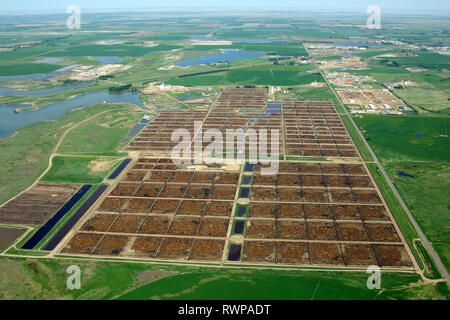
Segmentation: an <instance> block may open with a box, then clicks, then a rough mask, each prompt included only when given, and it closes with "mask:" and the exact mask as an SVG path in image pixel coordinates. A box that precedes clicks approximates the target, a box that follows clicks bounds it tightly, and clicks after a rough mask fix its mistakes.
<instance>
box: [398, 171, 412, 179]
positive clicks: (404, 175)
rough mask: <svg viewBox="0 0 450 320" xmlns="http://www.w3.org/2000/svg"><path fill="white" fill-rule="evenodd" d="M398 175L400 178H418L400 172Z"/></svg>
mask: <svg viewBox="0 0 450 320" xmlns="http://www.w3.org/2000/svg"><path fill="white" fill-rule="evenodd" d="M398 175H399V176H400V177H408V178H415V177H416V176H413V175H410V174H407V173H406V172H403V171H399V172H398Z"/></svg>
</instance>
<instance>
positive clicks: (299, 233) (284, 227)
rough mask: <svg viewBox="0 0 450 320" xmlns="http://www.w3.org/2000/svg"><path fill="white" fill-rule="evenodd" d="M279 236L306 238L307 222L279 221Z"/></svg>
mask: <svg viewBox="0 0 450 320" xmlns="http://www.w3.org/2000/svg"><path fill="white" fill-rule="evenodd" d="M277 238H279V239H301V240H304V239H306V229H305V223H304V222H297V221H279V222H278V223H277Z"/></svg>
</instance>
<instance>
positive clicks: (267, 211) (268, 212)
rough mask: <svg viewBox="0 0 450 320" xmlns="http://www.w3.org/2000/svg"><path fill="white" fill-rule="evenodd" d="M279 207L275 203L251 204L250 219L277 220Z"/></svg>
mask: <svg viewBox="0 0 450 320" xmlns="http://www.w3.org/2000/svg"><path fill="white" fill-rule="evenodd" d="M277 211H278V206H277V205H276V204H274V203H251V204H250V209H249V217H250V218H257V217H266V218H275V216H276V214H277Z"/></svg>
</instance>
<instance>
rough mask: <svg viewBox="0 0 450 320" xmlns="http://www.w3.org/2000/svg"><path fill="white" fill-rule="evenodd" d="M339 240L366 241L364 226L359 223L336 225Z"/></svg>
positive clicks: (367, 238)
mask: <svg viewBox="0 0 450 320" xmlns="http://www.w3.org/2000/svg"><path fill="white" fill-rule="evenodd" d="M336 227H337V232H338V238H339V240H346V241H347V240H348V241H368V240H369V237H368V236H367V234H366V231H365V229H364V225H363V224H361V223H337V224H336Z"/></svg>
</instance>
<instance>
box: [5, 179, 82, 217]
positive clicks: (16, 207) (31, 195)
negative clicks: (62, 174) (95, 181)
mask: <svg viewBox="0 0 450 320" xmlns="http://www.w3.org/2000/svg"><path fill="white" fill-rule="evenodd" d="M79 187H80V185H78V184H59V183H44V182H40V183H38V184H37V185H36V186H34V187H32V188H31V189H30V190H28V191H26V192H24V193H22V194H21V195H20V196H18V197H17V198H15V199H14V200H12V201H10V202H8V203H7V204H5V205H4V206H3V207H1V208H0V223H5V224H27V225H39V224H43V223H44V222H45V221H47V219H49V218H50V217H51V216H52V215H53V214H55V213H56V212H57V211H58V209H59V208H60V207H61V206H62V205H63V204H64V203H66V202H67V201H68V200H69V199H70V198H71V197H72V195H73V194H74V193H75V192H76V191H77V190H78V188H79Z"/></svg>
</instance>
